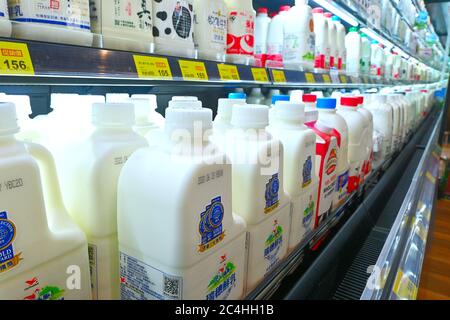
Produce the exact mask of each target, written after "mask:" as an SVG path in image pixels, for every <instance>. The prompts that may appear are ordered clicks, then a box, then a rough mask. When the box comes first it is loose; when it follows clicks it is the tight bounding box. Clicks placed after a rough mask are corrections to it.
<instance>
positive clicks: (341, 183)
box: [336, 170, 348, 206]
mask: <svg viewBox="0 0 450 320" xmlns="http://www.w3.org/2000/svg"><path fill="white" fill-rule="evenodd" d="M347 185H348V170H347V171H345V172H344V173H342V174H341V175H339V176H338V177H337V180H336V192H337V195H338V198H337V199H338V203H337V205H338V206H340V205H341V204H342V203H343V202H344V200H345V198H346V197H347V193H348V192H347Z"/></svg>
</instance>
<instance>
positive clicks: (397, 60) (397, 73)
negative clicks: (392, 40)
mask: <svg viewBox="0 0 450 320" xmlns="http://www.w3.org/2000/svg"><path fill="white" fill-rule="evenodd" d="M392 55H393V61H392V78H393V79H394V80H399V79H400V77H401V64H402V58H401V57H400V55H399V54H398V53H397V52H392Z"/></svg>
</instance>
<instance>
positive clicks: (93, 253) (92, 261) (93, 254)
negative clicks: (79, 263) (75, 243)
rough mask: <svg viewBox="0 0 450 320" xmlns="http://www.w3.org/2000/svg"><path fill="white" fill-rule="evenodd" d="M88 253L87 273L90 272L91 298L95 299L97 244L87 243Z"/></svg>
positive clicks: (96, 288) (96, 291)
mask: <svg viewBox="0 0 450 320" xmlns="http://www.w3.org/2000/svg"><path fill="white" fill-rule="evenodd" d="M88 253H89V273H90V274H91V291H92V299H93V300H97V297H98V268H97V246H96V245H94V244H91V243H89V245H88Z"/></svg>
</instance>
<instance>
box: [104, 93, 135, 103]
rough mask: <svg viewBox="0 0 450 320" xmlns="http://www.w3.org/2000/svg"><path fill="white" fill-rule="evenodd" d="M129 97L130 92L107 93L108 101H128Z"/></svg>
mask: <svg viewBox="0 0 450 320" xmlns="http://www.w3.org/2000/svg"><path fill="white" fill-rule="evenodd" d="M129 98H130V96H129V95H128V93H107V94H106V96H105V101H106V102H107V103H118V102H127V100H128V99H129Z"/></svg>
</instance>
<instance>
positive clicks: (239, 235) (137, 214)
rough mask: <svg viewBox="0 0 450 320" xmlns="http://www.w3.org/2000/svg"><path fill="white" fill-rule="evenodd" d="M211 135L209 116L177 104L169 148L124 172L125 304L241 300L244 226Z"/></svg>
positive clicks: (180, 100) (141, 155) (197, 106)
mask: <svg viewBox="0 0 450 320" xmlns="http://www.w3.org/2000/svg"><path fill="white" fill-rule="evenodd" d="M211 128H212V111H211V110H210V109H206V108H202V103H201V102H200V101H198V100H194V99H190V98H188V99H186V98H184V97H174V98H173V99H172V101H170V102H169V108H167V109H166V125H165V129H164V130H165V133H164V135H165V139H164V142H163V143H162V144H161V145H159V146H157V147H155V148H144V149H141V150H139V151H137V152H136V153H135V154H134V155H133V156H132V157H131V158H130V159H129V160H128V162H127V163H126V165H125V167H124V168H123V171H122V174H121V177H120V181H119V188H118V231H119V247H120V275H121V278H120V279H121V295H122V299H125V300H154V299H158V300H163V299H165V300H174V299H208V300H216V299H217V300H218V299H240V298H243V295H244V283H245V282H244V281H245V280H244V277H245V241H246V233H245V228H246V226H245V222H244V221H243V220H242V219H241V218H239V217H237V216H234V215H233V213H232V191H231V188H232V182H231V176H232V170H231V165H230V164H229V163H228V161H227V159H226V158H225V156H224V155H223V153H221V152H218V151H217V148H215V146H214V145H212V143H211V142H210V141H209V138H208V136H209V134H210V131H211ZM224 161H226V162H224ZM169 194H170V197H168V195H169ZM149 244H150V245H149ZM151 244H154V245H151Z"/></svg>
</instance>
